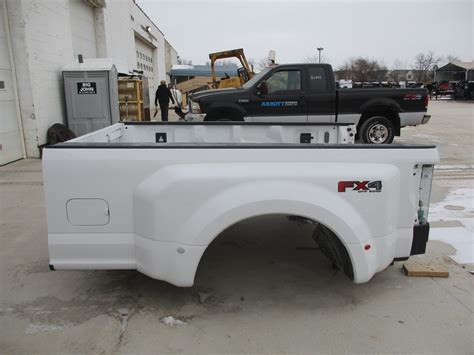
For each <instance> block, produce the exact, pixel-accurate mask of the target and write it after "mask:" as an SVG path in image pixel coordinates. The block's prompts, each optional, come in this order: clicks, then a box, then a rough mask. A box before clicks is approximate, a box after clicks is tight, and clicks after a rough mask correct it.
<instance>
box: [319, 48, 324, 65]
mask: <svg viewBox="0 0 474 355" xmlns="http://www.w3.org/2000/svg"><path fill="white" fill-rule="evenodd" d="M317 49H318V52H319V63H321V52H322V51H323V49H324V48H323V47H318V48H317Z"/></svg>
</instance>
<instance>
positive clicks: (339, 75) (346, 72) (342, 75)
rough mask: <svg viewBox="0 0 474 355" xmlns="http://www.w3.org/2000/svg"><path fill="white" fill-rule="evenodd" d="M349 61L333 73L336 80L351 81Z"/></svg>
mask: <svg viewBox="0 0 474 355" xmlns="http://www.w3.org/2000/svg"><path fill="white" fill-rule="evenodd" d="M351 60H352V59H350V60H349V61H347V62H346V63H344V64H342V65H341V66H339V67H338V68H337V70H336V71H335V72H334V74H335V76H336V79H337V80H352V67H351V64H350V62H351Z"/></svg>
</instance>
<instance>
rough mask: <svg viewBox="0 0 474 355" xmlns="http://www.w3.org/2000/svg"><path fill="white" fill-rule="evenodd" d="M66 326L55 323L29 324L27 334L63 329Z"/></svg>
mask: <svg viewBox="0 0 474 355" xmlns="http://www.w3.org/2000/svg"><path fill="white" fill-rule="evenodd" d="M63 329H64V327H63V326H62V325H55V324H29V325H28V327H27V328H26V331H25V333H26V334H37V333H43V332H52V331H61V330H63Z"/></svg>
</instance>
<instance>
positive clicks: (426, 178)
mask: <svg viewBox="0 0 474 355" xmlns="http://www.w3.org/2000/svg"><path fill="white" fill-rule="evenodd" d="M433 171H434V165H423V167H422V169H421V180H420V192H419V195H418V196H419V200H418V223H419V224H426V223H428V212H429V207H430V197H431V183H432V180H433Z"/></svg>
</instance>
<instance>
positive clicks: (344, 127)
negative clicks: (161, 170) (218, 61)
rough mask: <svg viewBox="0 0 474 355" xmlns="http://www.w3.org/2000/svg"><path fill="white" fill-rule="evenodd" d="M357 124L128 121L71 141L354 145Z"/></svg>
mask: <svg viewBox="0 0 474 355" xmlns="http://www.w3.org/2000/svg"><path fill="white" fill-rule="evenodd" d="M355 134H356V130H355V126H354V125H350V124H341V123H339V124H338V123H330V124H317V123H316V124H306V123H304V124H303V123H287V124H283V123H282V124H278V123H277V124H268V123H266V124H262V123H252V122H241V123H235V122H206V123H202V122H165V123H164V122H126V123H116V124H114V125H112V126H110V127H107V128H104V129H101V130H99V131H96V132H92V133H89V134H86V135H84V136H81V137H78V138H76V139H73V140H71V141H69V142H71V143H77V142H81V143H85V142H90V143H137V144H143V143H193V144H196V143H258V144H260V143H261V144H263V143H272V144H273V143H303V142H302V140H304V139H305V138H306V140H307V139H309V141H308V142H307V143H309V144H352V143H354V138H355Z"/></svg>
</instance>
